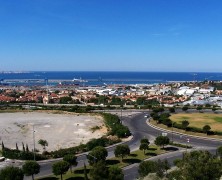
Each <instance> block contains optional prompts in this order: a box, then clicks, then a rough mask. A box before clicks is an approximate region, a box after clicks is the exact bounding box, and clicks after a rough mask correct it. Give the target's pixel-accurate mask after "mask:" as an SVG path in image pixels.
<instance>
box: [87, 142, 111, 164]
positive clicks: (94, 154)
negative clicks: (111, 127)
mask: <svg viewBox="0 0 222 180" xmlns="http://www.w3.org/2000/svg"><path fill="white" fill-rule="evenodd" d="M107 156H108V152H107V150H106V148H104V147H102V146H98V147H95V148H93V150H92V151H91V152H90V153H89V154H88V155H87V159H88V161H89V164H90V165H92V164H93V163H95V162H98V161H105V160H106V157H107Z"/></svg>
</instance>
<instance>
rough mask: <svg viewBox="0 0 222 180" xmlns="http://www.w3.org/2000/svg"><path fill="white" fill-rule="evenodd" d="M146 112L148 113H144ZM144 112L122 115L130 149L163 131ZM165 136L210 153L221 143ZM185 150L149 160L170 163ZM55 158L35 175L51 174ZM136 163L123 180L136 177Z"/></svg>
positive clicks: (82, 159)
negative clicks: (156, 127)
mask: <svg viewBox="0 0 222 180" xmlns="http://www.w3.org/2000/svg"><path fill="white" fill-rule="evenodd" d="M146 114H148V113H146ZM144 115H145V114H144V113H142V112H139V113H138V114H134V115H132V116H131V117H123V118H122V122H123V124H124V125H126V126H128V127H129V129H130V131H131V132H132V134H133V139H132V140H130V141H128V142H126V144H128V145H129V147H130V149H131V151H133V150H136V149H138V147H139V145H140V139H141V138H144V137H146V138H148V139H149V140H150V141H151V142H152V141H154V139H155V138H156V137H157V136H158V135H161V134H162V132H163V131H161V130H158V129H154V128H153V127H151V126H149V125H148V124H147V123H146V121H147V118H145V117H144ZM167 136H168V137H169V138H170V139H173V141H174V142H178V143H181V144H187V139H188V138H189V145H191V146H193V147H194V148H196V149H206V150H209V151H211V152H212V153H214V152H215V150H216V148H217V147H218V146H221V145H222V141H220V140H210V139H201V138H196V137H191V136H189V135H183V136H181V135H179V134H177V133H169V132H168V133H167ZM114 148H115V146H113V147H108V148H107V150H108V158H110V157H113V156H114V153H113V152H114ZM184 151H185V150H184V149H183V150H179V151H175V152H171V153H167V154H163V155H160V156H156V157H153V158H151V160H157V159H167V160H168V161H169V162H170V163H172V162H173V160H174V159H175V158H179V157H181V156H182V154H183V152H184ZM58 160H59V159H57V160H53V161H52V162H49V161H46V162H45V163H44V162H41V163H40V165H41V171H40V173H39V174H38V175H36V177H42V176H47V175H50V174H52V163H53V162H55V161H58ZM77 160H78V166H77V167H82V166H83V164H84V162H85V163H86V164H87V159H86V153H85V154H82V155H80V156H78V158H77ZM137 171H138V164H133V165H130V166H128V167H126V168H124V176H125V178H124V179H125V180H133V179H136V177H137V176H138V172H137ZM25 179H29V177H26V178H25Z"/></svg>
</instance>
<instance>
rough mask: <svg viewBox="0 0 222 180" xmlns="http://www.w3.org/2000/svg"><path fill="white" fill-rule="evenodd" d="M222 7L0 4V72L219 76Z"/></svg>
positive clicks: (87, 1)
mask: <svg viewBox="0 0 222 180" xmlns="http://www.w3.org/2000/svg"><path fill="white" fill-rule="evenodd" d="M221 5H222V2H221V1H219V0H213V1H210V0H203V1H201V2H200V1H191V0H188V1H187V0H181V1H177V0H169V1H164V0H149V1H145V0H139V1H135V0H130V1H127V2H126V1H109V2H108V1H106V2H105V1H102V0H94V1H91V0H84V1H62V0H48V1H42V0H40V1H28V0H21V1H19V2H15V1H12V0H9V1H3V2H2V3H1V7H0V24H1V25H0V27H1V28H0V39H1V41H0V42H1V43H0V52H1V56H0V58H1V62H2V63H1V69H0V70H1V71H126V72H128V71H141V72H147V71H152V72H160V71H164V72H220V71H221V68H220V66H221V65H222V61H221V59H222V52H221V45H222V36H221V32H222V25H221V23H220V22H221V21H222V14H221V10H220V7H221Z"/></svg>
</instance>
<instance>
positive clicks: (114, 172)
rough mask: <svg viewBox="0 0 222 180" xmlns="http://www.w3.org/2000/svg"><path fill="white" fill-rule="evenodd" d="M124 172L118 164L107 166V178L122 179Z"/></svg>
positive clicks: (111, 179) (110, 179)
mask: <svg viewBox="0 0 222 180" xmlns="http://www.w3.org/2000/svg"><path fill="white" fill-rule="evenodd" d="M123 179H124V174H123V171H122V169H121V168H119V167H118V166H111V167H110V168H109V177H108V180H123Z"/></svg>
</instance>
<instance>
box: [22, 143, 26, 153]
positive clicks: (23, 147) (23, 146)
mask: <svg viewBox="0 0 222 180" xmlns="http://www.w3.org/2000/svg"><path fill="white" fill-rule="evenodd" d="M22 150H23V152H25V145H24V143H23V142H22Z"/></svg>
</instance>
